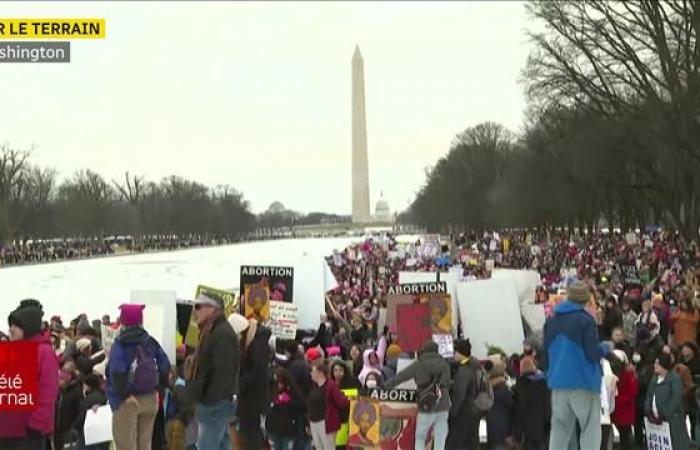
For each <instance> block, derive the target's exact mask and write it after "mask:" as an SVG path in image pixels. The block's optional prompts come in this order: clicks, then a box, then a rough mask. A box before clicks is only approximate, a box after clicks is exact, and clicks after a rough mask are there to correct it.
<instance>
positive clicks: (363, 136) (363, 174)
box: [352, 46, 370, 223]
mask: <svg viewBox="0 0 700 450" xmlns="http://www.w3.org/2000/svg"><path fill="white" fill-rule="evenodd" d="M352 221H353V222H355V223H366V222H369V221H370V215H369V169H368V168H367V122H366V119H365V64H364V61H363V59H362V54H361V53H360V47H358V46H355V53H354V54H353V55H352Z"/></svg>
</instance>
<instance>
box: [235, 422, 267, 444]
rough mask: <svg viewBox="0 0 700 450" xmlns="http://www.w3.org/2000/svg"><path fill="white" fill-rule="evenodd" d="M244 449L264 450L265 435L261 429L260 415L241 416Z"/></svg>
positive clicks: (240, 425)
mask: <svg viewBox="0 0 700 450" xmlns="http://www.w3.org/2000/svg"><path fill="white" fill-rule="evenodd" d="M239 428H240V431H239V433H240V435H241V441H243V445H242V447H243V448H244V449H245V450H262V448H263V435H262V430H261V429H260V414H257V415H250V416H249V415H244V416H239Z"/></svg>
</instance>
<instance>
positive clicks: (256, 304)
mask: <svg viewBox="0 0 700 450" xmlns="http://www.w3.org/2000/svg"><path fill="white" fill-rule="evenodd" d="M240 282H241V313H242V314H243V315H244V316H245V317H246V319H256V320H258V321H259V322H265V321H266V320H267V319H269V318H270V300H274V301H283V302H287V303H291V302H292V300H293V298H294V297H293V287H294V267H273V266H241V278H240Z"/></svg>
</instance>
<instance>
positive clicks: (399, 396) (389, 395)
mask: <svg viewBox="0 0 700 450" xmlns="http://www.w3.org/2000/svg"><path fill="white" fill-rule="evenodd" d="M369 398H371V399H372V400H377V401H380V402H398V403H415V402H416V391H415V390H413V389H388V390H387V389H370V391H369Z"/></svg>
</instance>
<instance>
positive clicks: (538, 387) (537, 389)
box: [513, 370, 552, 442]
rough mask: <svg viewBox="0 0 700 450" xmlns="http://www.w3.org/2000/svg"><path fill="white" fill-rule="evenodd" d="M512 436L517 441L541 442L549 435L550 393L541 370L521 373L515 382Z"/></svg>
mask: <svg viewBox="0 0 700 450" xmlns="http://www.w3.org/2000/svg"><path fill="white" fill-rule="evenodd" d="M513 397H514V400H515V419H514V421H513V436H514V437H515V439H516V440H517V441H518V442H522V441H528V442H529V441H532V442H543V441H544V440H545V439H546V438H547V436H548V435H549V427H550V417H551V411H552V404H551V394H550V391H549V388H548V387H547V380H546V379H545V377H544V374H543V373H542V372H541V371H539V370H538V371H537V372H534V373H529V374H525V375H521V376H520V378H518V381H517V382H516V383H515V389H514V393H513Z"/></svg>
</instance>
